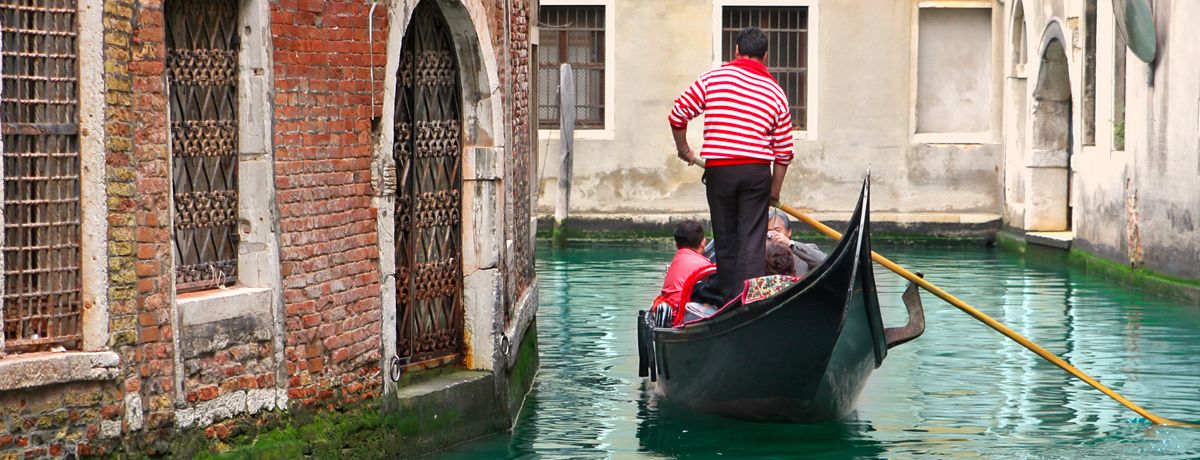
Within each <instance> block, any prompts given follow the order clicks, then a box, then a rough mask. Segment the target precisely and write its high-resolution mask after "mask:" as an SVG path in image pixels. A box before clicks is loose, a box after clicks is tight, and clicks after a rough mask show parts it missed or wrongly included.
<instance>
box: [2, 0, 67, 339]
mask: <svg viewBox="0 0 1200 460" xmlns="http://www.w3.org/2000/svg"><path fill="white" fill-rule="evenodd" d="M0 24H2V26H0V28H2V37H0V41H2V48H3V52H2V54H3V63H2V64H0V65H2V70H0V73H2V75H3V83H2V85H0V113H2V114H3V118H2V119H0V131H2V132H3V143H2V144H0V152H2V153H0V156H2V158H3V161H2V162H0V168H2V171H3V172H2V175H3V177H4V180H3V188H0V194H2V195H3V202H4V213H3V215H2V217H0V218H2V219H3V227H4V233H3V242H2V249H3V257H2V258H0V260H2V264H3V265H2V267H3V268H2V273H3V296H2V297H3V307H2V308H0V318H2V320H3V326H4V327H3V330H2V331H0V332H2V334H0V353H4V352H7V353H20V352H29V351H43V350H48V349H53V348H57V347H62V348H66V349H78V348H79V346H80V342H81V340H80V338H81V337H80V331H81V324H80V322H81V319H82V318H81V301H80V274H79V264H80V201H79V197H80V193H79V190H80V178H79V174H80V165H79V85H78V79H79V63H78V60H77V55H78V52H77V49H78V40H77V34H78V27H77V17H76V4H75V1H74V0H23V1H17V0H3V1H0Z"/></svg>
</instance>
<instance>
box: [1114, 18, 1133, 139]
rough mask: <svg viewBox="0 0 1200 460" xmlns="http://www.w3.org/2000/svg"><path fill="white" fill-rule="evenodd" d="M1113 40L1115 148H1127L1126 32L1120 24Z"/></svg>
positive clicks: (1116, 28) (1115, 28) (1115, 27)
mask: <svg viewBox="0 0 1200 460" xmlns="http://www.w3.org/2000/svg"><path fill="white" fill-rule="evenodd" d="M1114 30H1116V31H1117V33H1116V34H1114V40H1113V113H1112V123H1113V139H1112V143H1113V150H1119V151H1120V150H1125V83H1126V82H1125V54H1126V53H1128V52H1129V50H1128V49H1126V46H1127V45H1126V43H1125V32H1124V31H1123V30H1121V26H1120V25H1119V24H1117V25H1115V26H1114Z"/></svg>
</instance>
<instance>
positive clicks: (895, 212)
mask: <svg viewBox="0 0 1200 460" xmlns="http://www.w3.org/2000/svg"><path fill="white" fill-rule="evenodd" d="M1003 14H1004V8H1003V6H1002V5H1000V4H999V3H994V2H991V1H964V2H917V1H905V2H894V1H868V2H861V1H859V2H851V1H832V0H741V1H739V0H704V1H694V0H664V1H655V2H643V1H626V0H592V1H588V0H543V1H542V8H541V18H540V19H541V22H540V24H539V26H540V29H541V31H542V32H541V38H542V39H541V46H540V50H541V51H540V64H539V68H540V70H539V72H540V73H541V75H540V78H539V79H540V81H542V82H543V84H542V85H540V89H541V91H540V94H539V100H540V102H539V104H540V107H541V110H540V113H539V115H540V116H539V118H540V121H539V123H541V126H542V127H543V129H541V130H540V132H539V140H538V147H539V149H541V151H542V153H543V155H544V157H545V160H544V161H545V164H544V165H539V177H540V178H541V180H540V183H541V187H542V191H541V195H540V199H539V202H538V203H539V211H540V212H543V213H547V212H549V210H550V209H551V208H552V206H553V203H554V199H555V196H556V193H557V185H556V176H557V174H558V171H559V168H558V166H557V164H556V160H557V159H558V157H559V149H560V138H561V133H560V131H558V130H555V129H546V128H548V127H549V128H552V127H554V126H556V121H555V120H556V119H557V111H556V108H555V107H556V102H555V101H556V96H557V95H556V93H555V91H554V89H555V86H554V85H553V84H552V82H555V81H557V79H558V74H557V72H558V70H557V69H558V65H559V63H561V62H568V63H570V64H571V65H572V66H573V67H574V69H575V70H574V71H575V72H576V74H577V79H576V93H577V94H578V96H579V97H578V98H577V100H578V102H577V105H578V106H579V109H578V110H577V116H576V118H577V120H578V123H577V129H576V130H575V136H574V139H575V144H574V145H575V152H574V153H575V155H574V175H573V189H572V196H571V213H572V222H573V225H574V224H578V225H586V222H587V221H589V220H597V221H608V220H616V221H635V222H636V221H647V222H653V221H665V220H668V219H673V218H682V217H690V216H701V217H707V209H708V205H707V202H706V199H705V195H704V186H703V185H702V184H701V182H700V176H701V174H702V172H701V170H700V169H699V168H695V167H688V166H687V165H686V164H685V163H683V162H681V161H679V160H678V159H677V158H676V157H675V151H674V144H673V143H672V141H671V136H670V133H669V127H668V125H667V123H666V118H667V114H668V113H669V112H670V110H671V105H672V102H673V100H674V99H675V97H677V96H678V95H680V94H681V93H682V92H683V91H684V90H685V89H686V88H687V87H688V85H689V84H691V82H692V81H693V80H694V79H695V78H697V77H698V76H699V75H700V74H701V73H703V72H705V71H707V70H708V69H710V68H712V67H714V66H717V65H720V64H721V63H722V62H726V61H728V60H729V59H730V58H731V55H732V51H733V49H732V48H733V45H732V42H733V40H734V38H735V37H736V33H737V31H738V30H740V29H742V28H744V27H747V26H758V27H761V28H763V29H764V30H765V31H766V32H767V35H768V39H769V40H770V43H771V48H770V50H769V55H768V63H767V64H768V68H769V69H771V70H772V72H773V73H774V75H775V76H776V78H777V79H778V80H779V82H780V83H781V86H782V87H783V88H784V91H785V93H787V95H788V99H789V101H790V102H791V107H792V119H793V124H794V128H795V129H794V131H793V134H794V136H795V139H796V147H795V153H796V160H795V161H794V162H793V163H792V165H791V167H790V168H789V169H788V179H787V181H786V183H785V185H784V189H783V194H782V197H783V199H784V201H786V202H788V203H789V204H792V205H793V206H796V207H798V208H809V209H812V210H814V211H816V213H817V215H818V216H820V217H825V218H833V219H837V218H839V217H840V218H842V219H844V218H846V217H848V216H849V213H850V211H851V210H852V208H853V206H854V200H855V198H856V196H857V191H858V186H859V184H861V181H862V179H863V177H865V175H866V173H867V171H868V169H869V170H870V172H871V176H872V184H873V189H872V205H873V208H874V210H875V211H876V214H875V216H874V217H875V219H876V220H877V221H880V222H897V223H930V224H962V225H965V226H971V225H978V224H986V225H985V227H986V228H990V229H992V230H993V231H994V230H995V229H997V228H999V226H1000V209H1001V207H1002V206H1001V204H1002V200H1003V195H1002V193H1001V189H1000V184H1001V182H1000V177H1001V176H1000V175H999V171H1000V168H1001V166H1002V164H1003V148H1002V147H1003V144H1002V139H1003V114H1002V100H1003V99H1002V96H1003V91H1002V83H1003V73H1002V72H1001V70H1002V69H1001V64H1002V59H1001V58H1002V53H1003V50H1004V47H1003V44H1002V43H1000V42H999V41H994V40H993V39H992V37H993V36H998V35H999V34H1000V33H1001V31H1002V25H1003V23H1004V18H1003ZM588 15H590V16H588ZM581 18H582V19H581ZM663 18H670V20H664V19H663ZM589 21H590V22H589ZM580 27H584V28H586V29H589V30H590V31H591V32H590V33H591V34H593V36H594V37H593V38H592V41H591V42H589V43H581V42H580V40H578V39H576V40H574V41H572V42H571V43H566V42H565V41H563V40H559V42H561V43H562V45H560V44H559V43H556V38H557V37H559V36H561V37H563V38H564V39H565V38H567V37H568V36H569V37H572V38H574V37H578V36H579V34H581V33H583V32H580V31H573V30H572V29H579V28H580ZM598 68H599V69H598ZM701 128H702V122H701V120H700V119H697V120H694V121H693V122H692V123H691V124H690V125H689V139H690V140H691V141H692V144H693V145H696V146H698V145H700V144H699V141H700V138H701Z"/></svg>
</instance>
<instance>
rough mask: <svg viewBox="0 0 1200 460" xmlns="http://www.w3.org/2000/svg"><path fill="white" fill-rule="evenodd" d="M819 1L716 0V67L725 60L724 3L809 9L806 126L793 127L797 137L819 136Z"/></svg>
mask: <svg viewBox="0 0 1200 460" xmlns="http://www.w3.org/2000/svg"><path fill="white" fill-rule="evenodd" d="M819 5H820V1H819V0H713V14H712V21H713V23H712V63H713V67H714V68H715V67H718V66H720V65H722V64H724V62H722V61H721V50H722V49H724V47H723V46H722V42H721V38H722V35H723V25H724V21H723V19H724V17H725V7H768V8H769V7H803V8H807V9H808V24H807V28H808V31H807V33H808V47H807V48H806V49H805V53H807V56H806V57H805V60H806V62H807V64H808V67H807V68H806V69H805V74H804V77H805V87H804V97H805V99H806V101H807V103H806V105H805V108H804V117H805V126H804V128H803V129H799V128H793V129H792V137H794V138H795V139H796V140H798V141H805V140H808V141H811V140H816V139H817V133H818V132H819V128H818V127H819V124H818V123H819V120H820V117H819V116H818V113H819V111H818V108H819V107H820V103H819V102H820V101H819V98H818V94H819V93H820V91H818V88H820V84H819V83H820V54H819V52H818V50H819V49H820V47H819V46H817V45H818V43H819V42H820V41H821V40H820V37H821V30H820V23H821V20H820V17H821V15H820V6H819ZM768 53H770V51H768ZM789 102H791V101H789Z"/></svg>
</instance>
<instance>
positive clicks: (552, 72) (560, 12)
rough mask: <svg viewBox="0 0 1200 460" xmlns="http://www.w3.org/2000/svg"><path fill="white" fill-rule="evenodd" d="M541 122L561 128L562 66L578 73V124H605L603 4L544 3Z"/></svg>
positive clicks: (541, 26) (539, 109) (539, 100)
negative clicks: (568, 4) (559, 119)
mask: <svg viewBox="0 0 1200 460" xmlns="http://www.w3.org/2000/svg"><path fill="white" fill-rule="evenodd" d="M540 9H541V14H540V15H539V24H538V27H539V28H540V29H541V44H540V46H539V48H540V49H539V50H538V80H539V81H540V82H541V85H539V88H538V125H539V126H540V127H542V128H547V129H557V128H558V86H559V85H558V82H559V68H560V66H561V65H562V64H571V70H572V72H574V74H575V127H576V128H585V129H586V128H604V7H603V6H546V5H544V6H541V7H540Z"/></svg>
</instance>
